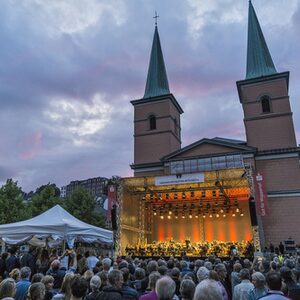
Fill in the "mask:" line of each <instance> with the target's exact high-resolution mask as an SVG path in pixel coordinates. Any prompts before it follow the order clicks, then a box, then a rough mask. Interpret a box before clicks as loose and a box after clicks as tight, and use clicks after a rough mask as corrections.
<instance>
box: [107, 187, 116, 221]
mask: <svg viewBox="0 0 300 300" xmlns="http://www.w3.org/2000/svg"><path fill="white" fill-rule="evenodd" d="M116 202H117V189H116V187H115V186H114V185H109V186H108V193H107V220H108V221H110V220H111V209H112V206H113V205H114V204H116Z"/></svg>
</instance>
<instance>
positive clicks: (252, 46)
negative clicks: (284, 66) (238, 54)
mask: <svg viewBox="0 0 300 300" xmlns="http://www.w3.org/2000/svg"><path fill="white" fill-rule="evenodd" d="M276 73H277V71H276V68H275V66H274V63H273V60H272V57H271V54H270V52H269V49H268V46H267V43H266V41H265V38H264V35H263V32H262V30H261V28H260V25H259V22H258V19H257V16H256V13H255V10H254V7H253V5H252V3H251V0H250V1H249V17H248V50H247V74H246V79H251V78H257V77H262V76H267V75H271V74H276Z"/></svg>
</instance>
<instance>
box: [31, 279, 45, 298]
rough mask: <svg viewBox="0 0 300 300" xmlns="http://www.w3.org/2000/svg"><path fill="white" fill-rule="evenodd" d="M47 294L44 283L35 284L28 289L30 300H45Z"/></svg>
mask: <svg viewBox="0 0 300 300" xmlns="http://www.w3.org/2000/svg"><path fill="white" fill-rule="evenodd" d="M45 292H46V289H45V285H44V284H43V283H42V282H35V283H33V284H32V285H31V286H30V287H29V289H28V297H29V299H30V300H43V299H44V297H45Z"/></svg>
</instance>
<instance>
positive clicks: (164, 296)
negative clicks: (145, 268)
mask: <svg viewBox="0 0 300 300" xmlns="http://www.w3.org/2000/svg"><path fill="white" fill-rule="evenodd" d="M175 290H176V284H175V282H174V280H173V279H172V278H171V277H169V276H163V277H161V278H160V279H158V280H157V282H156V286H155V292H156V295H157V298H158V300H172V298H173V297H174V295H175Z"/></svg>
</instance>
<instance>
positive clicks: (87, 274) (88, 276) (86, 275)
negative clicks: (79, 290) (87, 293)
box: [83, 270, 94, 282]
mask: <svg viewBox="0 0 300 300" xmlns="http://www.w3.org/2000/svg"><path fill="white" fill-rule="evenodd" d="M93 276H94V272H93V271H91V270H86V271H85V272H84V273H83V278H84V279H85V280H86V281H88V282H89V281H90V280H91V278H92V277H93Z"/></svg>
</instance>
